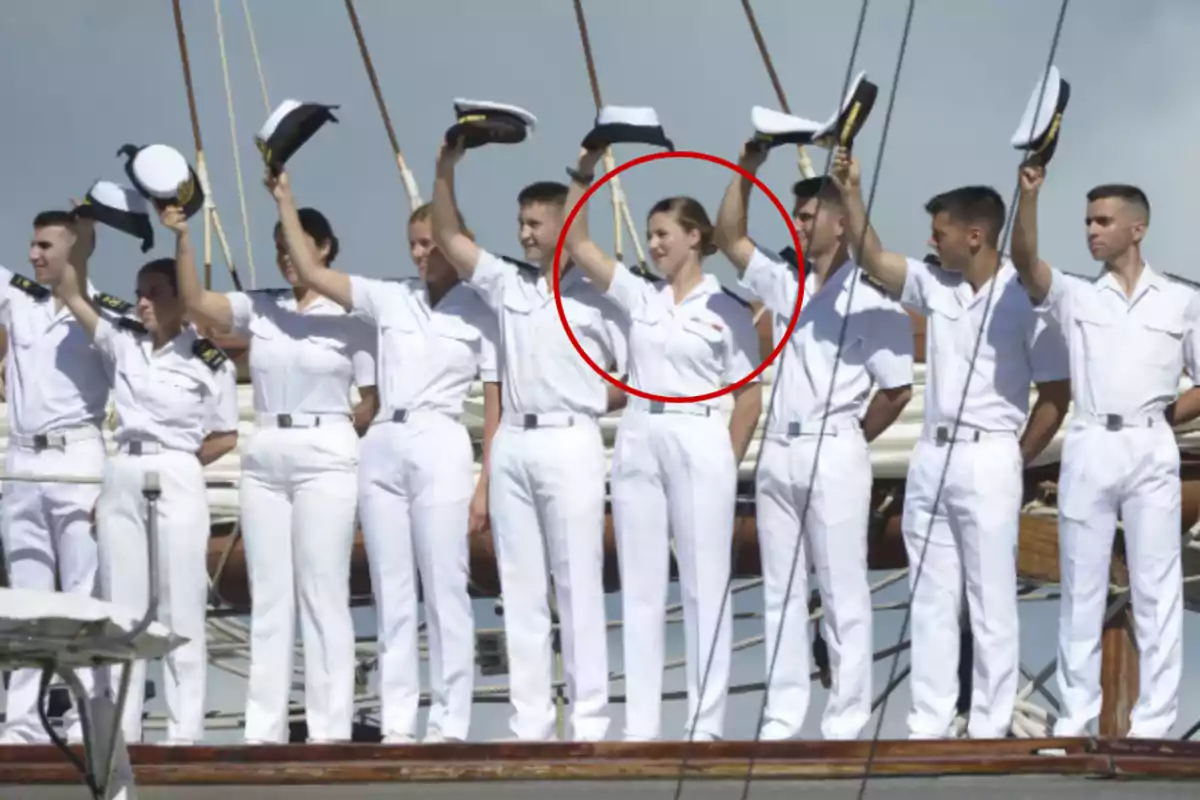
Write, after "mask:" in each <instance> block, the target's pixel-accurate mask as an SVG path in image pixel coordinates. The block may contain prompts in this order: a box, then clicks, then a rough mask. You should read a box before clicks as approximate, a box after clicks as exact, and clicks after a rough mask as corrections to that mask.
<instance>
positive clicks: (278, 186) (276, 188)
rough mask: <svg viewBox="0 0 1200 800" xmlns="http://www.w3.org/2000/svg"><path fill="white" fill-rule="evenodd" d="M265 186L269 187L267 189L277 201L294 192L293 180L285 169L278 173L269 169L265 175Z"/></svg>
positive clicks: (279, 201) (281, 200)
mask: <svg viewBox="0 0 1200 800" xmlns="http://www.w3.org/2000/svg"><path fill="white" fill-rule="evenodd" d="M263 186H266V187H267V191H268V192H270V193H271V197H273V198H275V202H276V203H281V202H283V201H284V200H286V199H288V198H289V197H290V196H291V194H292V182H291V180H290V179H289V178H288V174H287V173H286V172H284V171H283V170H280V171H279V174H278V175H276V174H274V173H273V172H271V170H269V169H268V170H267V171H266V173H265V174H264V175H263Z"/></svg>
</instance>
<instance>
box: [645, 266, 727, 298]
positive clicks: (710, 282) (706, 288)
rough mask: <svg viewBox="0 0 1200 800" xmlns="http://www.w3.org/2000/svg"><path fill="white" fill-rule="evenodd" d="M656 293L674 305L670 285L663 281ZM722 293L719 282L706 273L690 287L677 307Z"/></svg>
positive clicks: (673, 295) (672, 291)
mask: <svg viewBox="0 0 1200 800" xmlns="http://www.w3.org/2000/svg"><path fill="white" fill-rule="evenodd" d="M658 291H659V294H661V295H662V296H663V297H665V298H666V299H667V300H668V301H670V303H671V305H675V294H674V290H673V289H672V288H671V284H669V283H667V282H666V281H663V285H662V288H661V289H659V290H658ZM723 291H724V289H722V288H721V282H720V281H718V280H717V277H716V276H715V275H713V274H712V273H710V272H706V273H704V277H702V278H701V279H700V282H699V283H698V284H696V285H695V286H694V287H692V290H691V291H690V292H688V293H687V295H686V296H684V298H683V299H682V300H680V301H679V305H683V304H684V303H687V302H689V301H691V300H695V299H697V298H701V297H709V296H710V295H714V294H720V293H721V292H723Z"/></svg>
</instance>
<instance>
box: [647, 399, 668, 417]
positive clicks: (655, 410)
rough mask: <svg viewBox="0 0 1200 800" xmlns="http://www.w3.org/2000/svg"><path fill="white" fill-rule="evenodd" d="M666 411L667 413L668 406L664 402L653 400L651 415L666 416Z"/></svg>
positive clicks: (650, 409)
mask: <svg viewBox="0 0 1200 800" xmlns="http://www.w3.org/2000/svg"><path fill="white" fill-rule="evenodd" d="M666 411H667V404H666V403H664V402H663V401H662V400H651V401H650V408H649V413H651V414H665V413H666Z"/></svg>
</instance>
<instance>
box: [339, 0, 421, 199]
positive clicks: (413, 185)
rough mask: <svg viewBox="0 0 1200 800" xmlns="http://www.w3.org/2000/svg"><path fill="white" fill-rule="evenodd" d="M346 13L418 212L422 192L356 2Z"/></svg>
mask: <svg viewBox="0 0 1200 800" xmlns="http://www.w3.org/2000/svg"><path fill="white" fill-rule="evenodd" d="M346 13H347V14H349V15H350V25H351V27H353V28H354V38H355V39H356V40H357V41H358V52H359V53H360V54H361V55H362V60H363V66H365V67H366V68H367V79H368V80H370V81H371V90H372V91H373V92H374V93H375V103H376V104H377V105H378V106H379V115H380V116H381V117H382V118H383V127H384V128H385V129H386V130H387V135H388V141H389V142H391V145H392V153H393V154H394V155H395V156H396V166H397V167H399V168H400V180H401V181H403V182H404V191H405V192H406V193H407V194H408V205H409V210H410V211H416V210H417V208H418V207H419V206H420V205H421V203H422V201H421V190H420V188H419V187H418V186H417V180H416V178H414V177H413V174H412V171H411V170H409V168H408V164H407V163H406V162H405V160H404V154H403V153H402V152H401V151H400V141H399V140H398V139H397V138H396V130H395V128H393V127H392V118H391V116H389V115H388V110H387V104H386V103H384V102H383V91H382V90H381V89H380V88H379V77H378V76H377V75H376V74H375V65H374V64H372V63H371V54H370V52H369V51H368V50H367V40H366V38H365V37H364V36H363V32H362V26H361V25H359V24H358V13H357V12H356V11H355V10H354V0H346Z"/></svg>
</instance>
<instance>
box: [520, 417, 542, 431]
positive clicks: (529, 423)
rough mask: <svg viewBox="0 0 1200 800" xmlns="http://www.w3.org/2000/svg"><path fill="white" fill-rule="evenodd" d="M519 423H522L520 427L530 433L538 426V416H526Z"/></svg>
mask: <svg viewBox="0 0 1200 800" xmlns="http://www.w3.org/2000/svg"><path fill="white" fill-rule="evenodd" d="M521 423H522V427H523V428H525V430H527V431H531V430H533V429H534V428H536V427H537V426H538V415H537V414H526V415H525V416H524V417H523V418H522V420H521Z"/></svg>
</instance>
